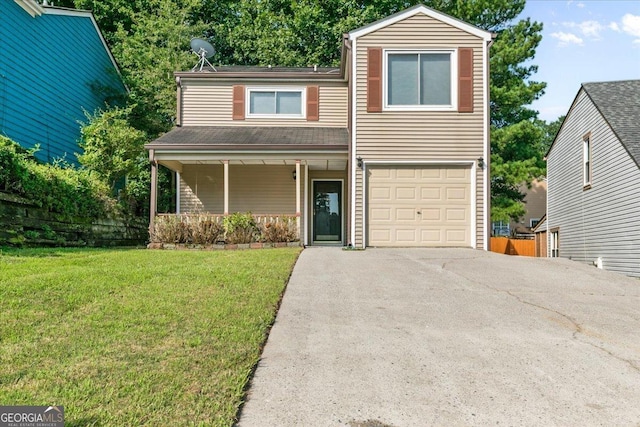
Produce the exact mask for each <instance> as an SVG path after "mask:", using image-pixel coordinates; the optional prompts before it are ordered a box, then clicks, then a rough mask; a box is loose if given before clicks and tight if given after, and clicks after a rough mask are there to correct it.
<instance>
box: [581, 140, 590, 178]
mask: <svg viewBox="0 0 640 427" xmlns="http://www.w3.org/2000/svg"><path fill="white" fill-rule="evenodd" d="M582 158H583V171H584V187H585V189H586V188H590V187H591V132H589V133H588V134H586V135H585V136H583V137H582Z"/></svg>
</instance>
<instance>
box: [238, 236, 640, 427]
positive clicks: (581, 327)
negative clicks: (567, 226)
mask: <svg viewBox="0 0 640 427" xmlns="http://www.w3.org/2000/svg"><path fill="white" fill-rule="evenodd" d="M490 424H491V425H515V426H524V425H531V426H552V425H558V426H578V425H579V426H587V425H598V426H600V425H611V426H640V280H636V279H631V278H627V277H624V276H620V275H617V274H613V273H609V272H606V271H601V270H597V269H596V268H594V267H590V266H586V265H582V264H579V263H576V262H572V261H569V260H559V259H535V258H523V257H509V256H505V255H497V254H493V253H486V252H482V251H474V250H471V249H388V250H387V249H368V250H366V251H342V250H341V249H337V248H311V249H307V250H305V251H304V252H303V253H302V255H301V256H300V259H299V260H298V263H297V265H296V267H295V269H294V271H293V275H292V277H291V280H290V282H289V285H288V288H287V291H286V293H285V296H284V300H283V302H282V306H281V309H280V312H279V313H278V317H277V320H276V323H275V325H274V327H273V329H272V331H271V334H270V336H269V339H268V341H267V345H266V347H265V349H264V353H263V355H262V359H261V361H260V363H259V365H258V369H257V371H256V373H255V377H254V379H253V382H252V385H251V388H250V390H249V394H248V401H247V403H246V404H245V406H244V408H243V410H242V412H241V417H240V422H239V425H240V426H242V427H249V426H261V427H262V426H351V427H356V426H357V427H365V426H366V427H369V426H371V427H374V426H376V427H382V426H397V427H400V426H458V425H482V426H484V425H490Z"/></svg>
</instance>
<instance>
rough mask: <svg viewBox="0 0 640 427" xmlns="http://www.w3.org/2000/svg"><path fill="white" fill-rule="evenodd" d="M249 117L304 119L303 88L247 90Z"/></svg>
mask: <svg viewBox="0 0 640 427" xmlns="http://www.w3.org/2000/svg"><path fill="white" fill-rule="evenodd" d="M247 94H248V96H247V98H248V99H249V102H248V103H247V117H282V118H304V114H305V111H304V105H305V99H304V98H305V90H304V89H303V88H247Z"/></svg>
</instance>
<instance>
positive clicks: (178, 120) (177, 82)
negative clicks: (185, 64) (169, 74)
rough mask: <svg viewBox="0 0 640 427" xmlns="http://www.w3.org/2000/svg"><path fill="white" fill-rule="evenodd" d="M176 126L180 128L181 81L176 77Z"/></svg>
mask: <svg viewBox="0 0 640 427" xmlns="http://www.w3.org/2000/svg"><path fill="white" fill-rule="evenodd" d="M176 96H177V102H176V107H177V108H176V126H182V79H181V78H180V77H176Z"/></svg>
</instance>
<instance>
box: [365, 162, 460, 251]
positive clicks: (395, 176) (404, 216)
mask: <svg viewBox="0 0 640 427" xmlns="http://www.w3.org/2000/svg"><path fill="white" fill-rule="evenodd" d="M368 177H369V180H368V186H369V189H368V194H369V200H368V205H369V217H368V221H367V222H368V228H369V236H368V244H369V245H371V246H470V242H471V200H470V196H471V173H470V168H469V167H462V166H445V165H442V166H397V167H383V166H379V167H371V168H370V169H369V175H368Z"/></svg>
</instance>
